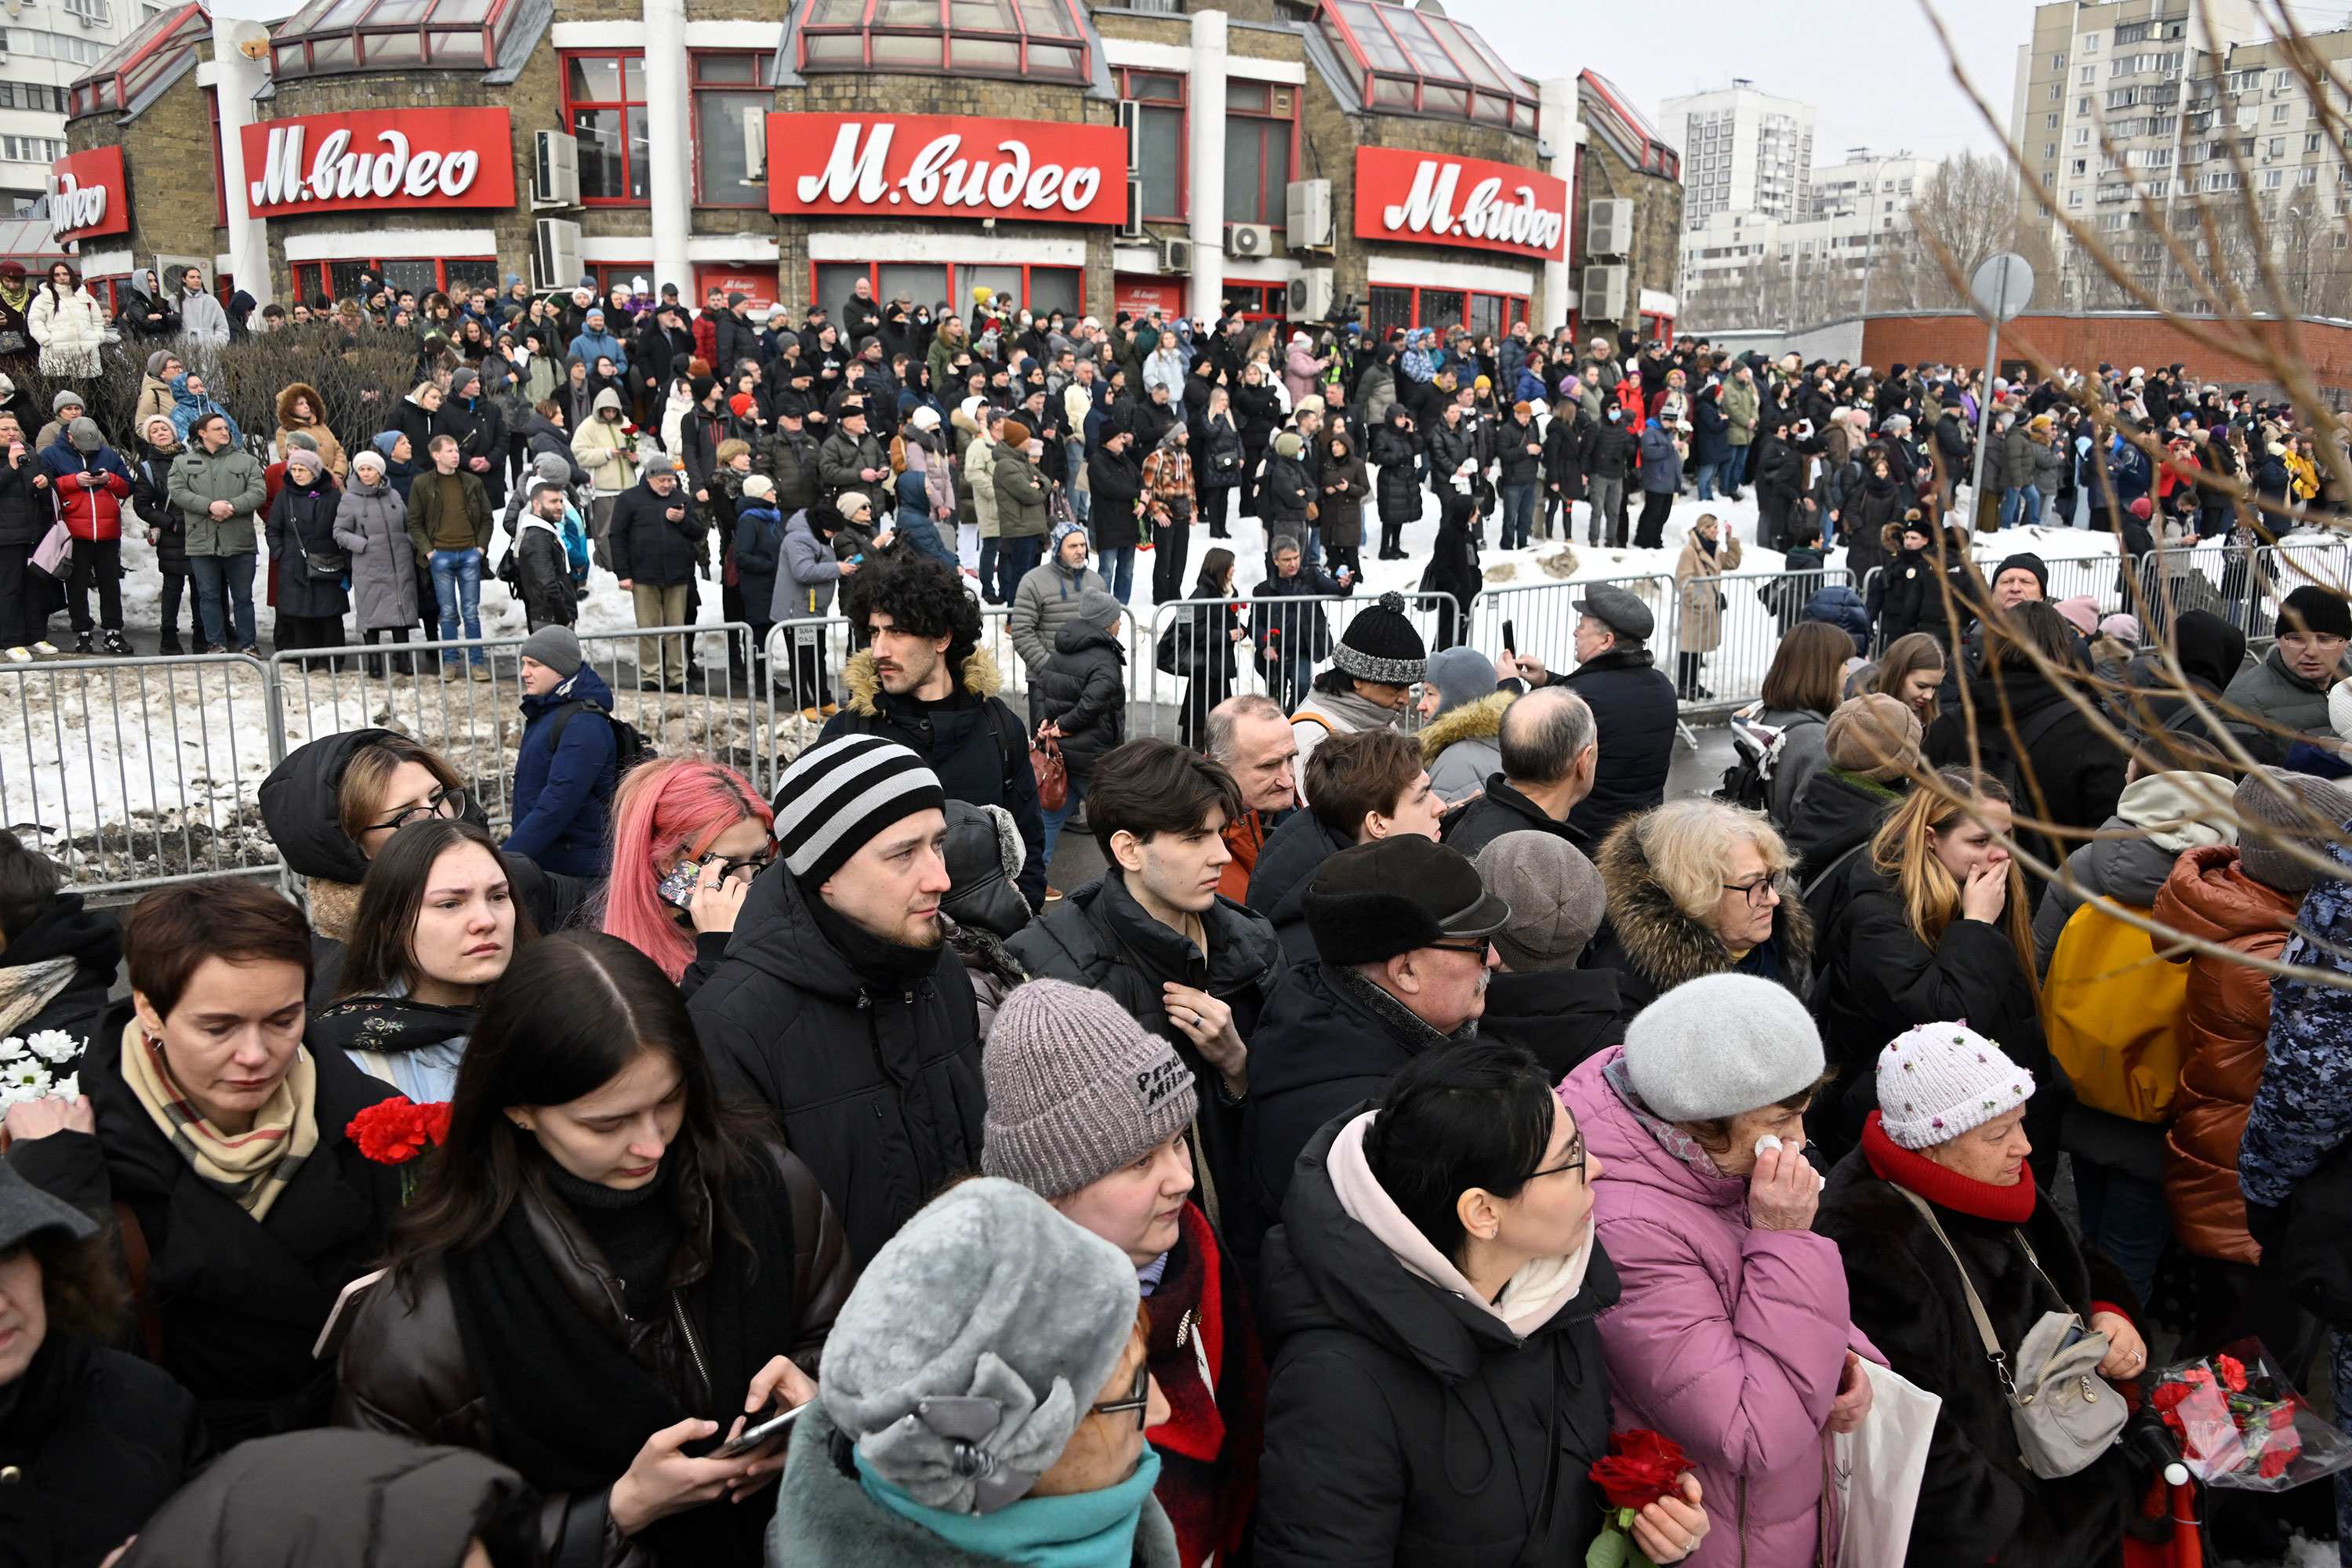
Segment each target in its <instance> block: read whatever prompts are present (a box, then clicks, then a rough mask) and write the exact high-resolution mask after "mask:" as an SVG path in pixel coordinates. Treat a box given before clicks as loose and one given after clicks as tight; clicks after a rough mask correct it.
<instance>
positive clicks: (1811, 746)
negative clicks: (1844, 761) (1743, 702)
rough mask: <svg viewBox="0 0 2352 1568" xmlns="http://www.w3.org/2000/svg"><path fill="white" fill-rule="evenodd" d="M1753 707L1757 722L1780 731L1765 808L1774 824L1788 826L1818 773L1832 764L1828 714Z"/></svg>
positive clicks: (1801, 709)
mask: <svg viewBox="0 0 2352 1568" xmlns="http://www.w3.org/2000/svg"><path fill="white" fill-rule="evenodd" d="M1750 711H1751V712H1752V713H1753V714H1754V717H1755V720H1756V722H1758V723H1759V724H1769V725H1771V726H1772V727H1773V728H1774V729H1776V730H1779V731H1780V755H1779V756H1777V757H1775V758H1774V759H1773V763H1772V778H1771V781H1770V783H1769V785H1768V786H1767V789H1766V792H1765V796H1764V809H1765V815H1767V816H1769V817H1771V819H1772V824H1773V826H1776V827H1786V826H1788V825H1789V824H1790V822H1792V821H1794V820H1795V819H1796V816H1797V811H1798V808H1799V807H1800V805H1801V804H1802V802H1803V799H1804V793H1805V791H1806V790H1807V789H1808V788H1810V787H1811V784H1812V782H1813V779H1814V778H1815V776H1817V775H1818V774H1819V773H1821V771H1822V769H1823V768H1826V767H1828V766H1829V765H1830V755H1829V733H1830V731H1829V723H1830V721H1829V715H1828V714H1826V713H1822V712H1820V711H1818V710H1814V709H1811V708H1767V707H1765V706H1763V704H1762V703H1760V702H1759V703H1758V704H1757V706H1756V707H1755V708H1754V709H1753V710H1750Z"/></svg>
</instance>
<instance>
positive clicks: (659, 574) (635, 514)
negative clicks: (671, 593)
mask: <svg viewBox="0 0 2352 1568" xmlns="http://www.w3.org/2000/svg"><path fill="white" fill-rule="evenodd" d="M672 508H677V509H678V510H679V512H680V515H679V516H678V517H677V519H676V520H675V521H673V520H672V519H671V517H670V515H669V513H670V510H671V509H672ZM703 527H704V524H703V519H702V515H701V514H700V513H699V512H698V511H697V510H695V505H694V498H693V497H692V496H690V495H688V494H687V493H686V487H685V485H683V484H675V485H672V486H671V487H670V491H669V494H667V495H666V496H665V495H656V494H655V493H654V487H653V485H652V484H651V483H650V482H649V481H648V480H646V479H639V480H638V481H637V482H636V483H635V484H634V485H631V486H630V487H629V488H628V489H625V490H623V491H622V492H621V494H620V498H619V499H618V500H615V501H614V503H613V528H612V546H611V548H612V552H613V575H614V576H615V577H625V578H627V579H628V580H630V581H631V582H635V583H643V584H646V585H647V586H649V587H675V586H677V584H681V583H690V582H692V581H693V580H694V569H695V566H696V565H697V563H698V562H699V560H700V559H701V557H702V556H703V554H704V552H706V551H708V549H709V545H708V544H707V543H706V542H705V541H704V539H703Z"/></svg>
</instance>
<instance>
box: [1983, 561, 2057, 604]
mask: <svg viewBox="0 0 2352 1568" xmlns="http://www.w3.org/2000/svg"><path fill="white" fill-rule="evenodd" d="M2011 567H2016V568H2019V569H2021V570H2023V571H2027V572H2031V573H2032V574H2033V577H2034V581H2036V582H2038V583H2040V584H2042V597H2043V598H2045V599H2046V598H2048V597H2049V596H2050V563H2048V562H2046V561H2044V560H2042V557H2040V556H2039V555H2036V554H2034V553H2033V552H2032V551H2030V550H2021V551H2019V552H2017V553H2016V554H2014V555H2011V556H2010V557H2008V558H2007V559H2005V560H2003V561H2002V562H2001V563H2000V565H1998V566H1996V567H1994V568H1993V570H1992V576H1991V577H1990V578H1989V579H1988V580H1987V581H1988V582H1989V583H1998V582H2000V574H2002V573H2004V572H2006V571H2009V570H2010V569H2011Z"/></svg>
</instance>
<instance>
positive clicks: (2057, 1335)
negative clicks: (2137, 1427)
mask: <svg viewBox="0 0 2352 1568" xmlns="http://www.w3.org/2000/svg"><path fill="white" fill-rule="evenodd" d="M1895 1191H1896V1192H1898V1193H1901V1194H1903V1195H1904V1196H1905V1197H1906V1198H1908V1199H1909V1200H1910V1201H1911V1205H1912V1206H1913V1207H1915V1208H1916V1209H1917V1210H1918V1211H1919V1213H1920V1215H1922V1216H1924V1217H1925V1218H1926V1220H1927V1228H1928V1229H1930V1230H1932V1231H1934V1232H1935V1233H1936V1239H1937V1241H1940V1242H1942V1243H1943V1244H1944V1250H1945V1251H1947V1252H1948V1253H1950V1254H1951V1255H1952V1266H1953V1267H1954V1268H1958V1270H1959V1271H1960V1289H1962V1290H1964V1291H1966V1292H1967V1293H1968V1298H1969V1316H1970V1317H1971V1318H1974V1319H1975V1320H1976V1324H1977V1337H1978V1338H1979V1339H1981V1340H1983V1341H1984V1349H1985V1359H1986V1360H1987V1361H1989V1362H1990V1363H1993V1369H1994V1371H1995V1372H1996V1373H1998V1374H1999V1376H2000V1387H2001V1393H2002V1394H2004V1395H2005V1396H2007V1398H2008V1400H2009V1416H2010V1422H2011V1426H2013V1427H2014V1428H2015V1429H2016V1432H2017V1448H2018V1458H2020V1459H2021V1460H2022V1461H2023V1462H2024V1465H2025V1468H2027V1469H2029V1470H2032V1472H2033V1473H2034V1474H2035V1475H2037V1476H2039V1477H2041V1478H2042V1479H2043V1480H2045V1481H2053V1480H2056V1479H2059V1478H2060V1477H2062V1476H2071V1475H2073V1474H2074V1473H2075V1472H2076V1471H2078V1470H2082V1469H2085V1468H2088V1467H2089V1466H2090V1465H2091V1464H2093V1463H2094V1462H2095V1461H2096V1460H2097V1458H2099V1456H2100V1455H2102V1454H2104V1453H2105V1452H2106V1451H2107V1450H2108V1449H2109V1448H2111V1447H2114V1446H2115V1441H2116V1436H2117V1435H2118V1434H2120V1433H2121V1432H2122V1431H2123V1429H2124V1417H2125V1416H2126V1414H2128V1413H2127V1412H2126V1410H2125V1409H2124V1401H2123V1395H2122V1394H2118V1393H2117V1392H2116V1390H2115V1389H2113V1388H2110V1387H2108V1386H2107V1385H2106V1384H2105V1383H2104V1382H2103V1381H2102V1380H2101V1379H2100V1377H2099V1371H2098V1369H2099V1363H2101V1362H2103V1361H2105V1360H2106V1359H2107V1336H2106V1335H2105V1333H2104V1332H2103V1331H2099V1330H2096V1329H2093V1328H2090V1327H2089V1326H2087V1325H2086V1324H2085V1323H2084V1321H2083V1320H2082V1319H2081V1318H2079V1317H2076V1316H2075V1315H2074V1313H2073V1312H2044V1313H2042V1317H2041V1320H2040V1321H2038V1322H2036V1323H2035V1324H2034V1325H2033V1326H2032V1328H2031V1329H2028V1330H2027V1331H2025V1338H2024V1340H2023V1341H2022V1342H2021V1343H2020V1344H2019V1345H2018V1347H2017V1364H2018V1366H2020V1367H2022V1368H2023V1369H2024V1375H2023V1376H2022V1377H2019V1376H2017V1375H2015V1373H2014V1372H2013V1369H2012V1368H2011V1363H2010V1358H2009V1357H2008V1356H2007V1355H2006V1354H2004V1353H2003V1352H2002V1351H2001V1348H2000V1338H1999V1337H1998V1336H1997V1335H1995V1334H1994V1333H1993V1331H1992V1320H1991V1319H1990V1318H1989V1317H1987V1316H1986V1315H1985V1310H1984V1302H1983V1300H1980V1299H1979V1297H1978V1295H1977V1288H1976V1286H1975V1285H1974V1284H1972V1283H1971V1282H1970V1281H1969V1270H1968V1266H1967V1265H1966V1264H1964V1263H1962V1262H1961V1261H1960V1254H1959V1249H1958V1247H1954V1246H1953V1245H1952V1238H1951V1237H1948V1236H1946V1235H1945V1234H1944V1227H1943V1226H1941V1225H1939V1224H1937V1220H1936V1212H1935V1210H1933V1209H1931V1208H1929V1207H1928V1206H1927V1199H1925V1198H1923V1197H1921V1196H1920V1195H1919V1194H1916V1193H1915V1192H1912V1191H1910V1190H1909V1189H1908V1188H1906V1187H1899V1186H1898V1187H1896V1188H1895ZM2010 1234H2011V1236H2014V1237H2017V1245H2018V1246H2020V1247H2023V1248H2024V1249H2025V1260H2026V1262H2028V1263H2030V1264H2032V1266H2033V1271H2034V1272H2035V1273H2036V1274H2040V1275H2041V1276H2042V1283H2043V1284H2045V1285H2048V1286H2049V1287H2050V1291H2051V1294H2053V1295H2054V1296H2056V1297H2058V1299H2059V1300H2062V1301H2063V1300H2065V1294H2064V1292H2063V1291H2061V1290H2060V1289H2058V1287H2057V1285H2056V1284H2055V1283H2054V1282H2053V1280H2052V1279H2051V1278H2050V1276H2049V1274H2048V1273H2046V1272H2045V1271H2044V1270H2043V1269H2042V1259H2040V1258H2036V1257H2035V1256H2034V1255H2033V1244H2032V1242H2030V1241H2028V1240H2026V1239H2025V1233H2024V1232H2023V1231H2021V1230H2014V1229H2013V1230H2011V1232H2010ZM2102 1390H2105V1393H2104V1394H2102V1392H2101V1391H2102Z"/></svg>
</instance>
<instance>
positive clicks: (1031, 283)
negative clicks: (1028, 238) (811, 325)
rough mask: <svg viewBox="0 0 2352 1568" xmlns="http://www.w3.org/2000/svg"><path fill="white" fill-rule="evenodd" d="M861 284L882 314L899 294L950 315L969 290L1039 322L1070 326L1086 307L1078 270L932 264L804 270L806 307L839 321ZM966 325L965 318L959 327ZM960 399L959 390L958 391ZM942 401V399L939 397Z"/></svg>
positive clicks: (843, 264) (829, 264) (818, 265)
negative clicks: (1056, 318) (1061, 320)
mask: <svg viewBox="0 0 2352 1568" xmlns="http://www.w3.org/2000/svg"><path fill="white" fill-rule="evenodd" d="M860 278H863V279H866V286H867V287H868V288H870V289H873V290H874V298H875V299H876V300H877V301H878V302H879V303H880V304H881V306H882V308H883V309H885V310H887V309H888V308H889V306H890V302H891V301H892V300H896V299H897V298H898V294H899V292H900V291H901V290H902V289H903V290H904V291H905V292H906V295H907V298H908V300H910V301H912V302H913V303H914V304H916V305H920V306H923V307H924V308H925V309H927V310H938V309H939V308H940V305H941V304H942V303H944V304H945V305H946V307H947V309H948V310H950V311H953V310H957V309H958V308H959V307H960V306H969V305H970V304H971V291H972V290H973V289H983V288H984V289H989V290H990V291H991V292H992V296H993V297H994V298H995V299H998V300H1007V299H1009V300H1013V301H1014V302H1015V303H1016V304H1018V305H1019V306H1020V308H1021V309H1023V310H1027V311H1029V312H1030V313H1031V314H1032V315H1034V316H1036V317H1037V318H1038V319H1039V321H1041V322H1042V321H1044V319H1045V317H1046V316H1048V315H1050V314H1051V313H1052V312H1054V311H1055V310H1059V311H1061V312H1062V314H1063V315H1064V316H1066V317H1068V318H1070V319H1071V320H1073V321H1075V320H1076V319H1077V317H1078V316H1079V315H1081V314H1083V313H1084V309H1085V306H1086V274H1085V269H1084V268H1077V267H1032V266H1027V265H1008V266H973V267H965V266H954V267H948V266H941V265H940V264H938V263H936V262H897V261H818V262H813V263H811V264H810V267H809V289H810V296H809V298H810V302H811V303H813V304H815V305H819V306H822V307H824V310H825V311H826V312H827V313H828V314H829V315H831V316H832V317H833V318H834V320H835V321H839V320H840V319H841V310H842V303H843V301H845V300H847V299H848V298H849V297H850V291H851V289H853V288H855V287H856V282H857V280H858V279H860ZM964 325H966V326H970V325H971V321H970V319H969V318H967V319H966V320H965V322H964ZM957 393H958V395H959V396H961V388H959V389H957ZM942 395H944V393H943V394H942Z"/></svg>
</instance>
